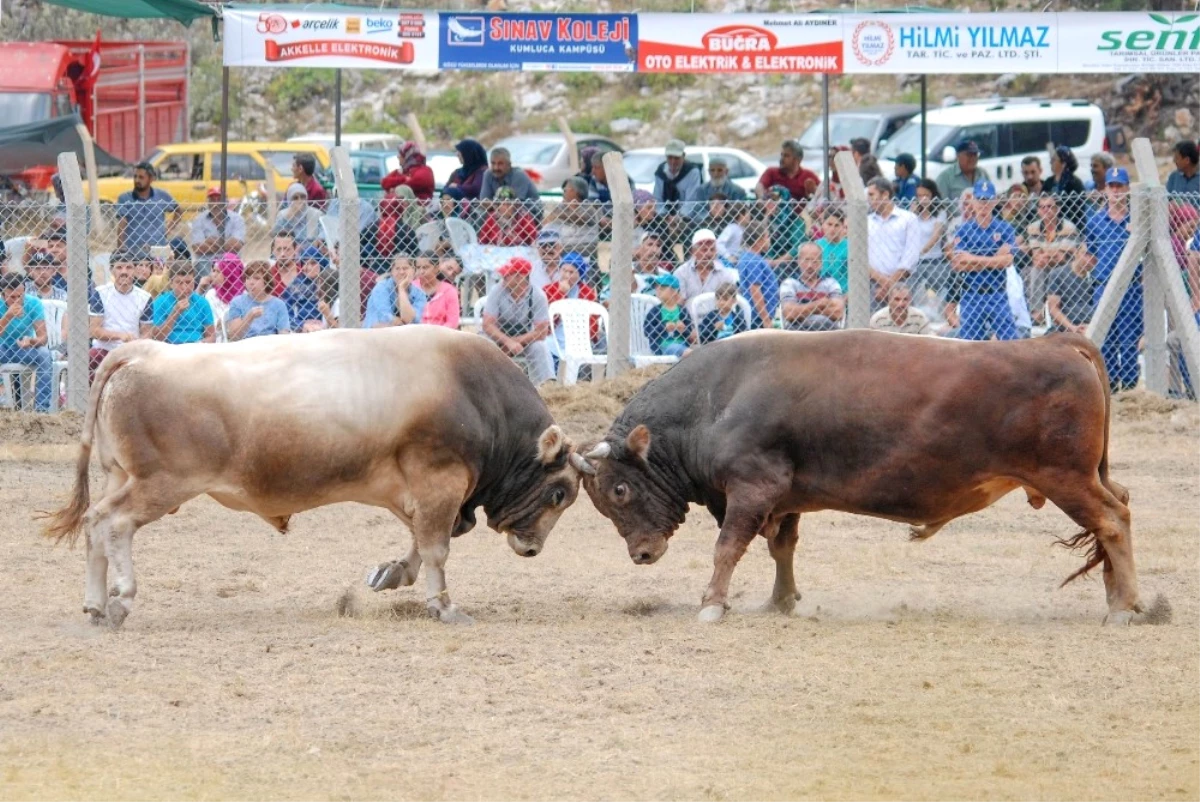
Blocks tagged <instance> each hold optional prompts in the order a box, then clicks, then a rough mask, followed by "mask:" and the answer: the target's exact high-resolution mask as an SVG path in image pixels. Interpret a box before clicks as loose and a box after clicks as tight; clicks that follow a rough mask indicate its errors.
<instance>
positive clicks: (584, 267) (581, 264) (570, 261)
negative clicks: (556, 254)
mask: <svg viewBox="0 0 1200 802" xmlns="http://www.w3.org/2000/svg"><path fill="white" fill-rule="evenodd" d="M558 261H559V264H563V265H571V266H572V267H574V268H575V269H576V270H577V271H579V283H580V284H582V283H583V280H584V279H585V278H587V272H588V267H589V265H588V260H587V259H585V258H584V257H583V256H582V255H581V254H578V253H576V252H575V251H570V252H568V253H564V254H563V255H562V258H561V259H559V260H558Z"/></svg>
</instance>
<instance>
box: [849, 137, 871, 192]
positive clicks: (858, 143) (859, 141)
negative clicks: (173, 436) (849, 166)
mask: <svg viewBox="0 0 1200 802" xmlns="http://www.w3.org/2000/svg"><path fill="white" fill-rule="evenodd" d="M849 144H850V155H851V156H853V157H854V166H855V167H862V163H863V159H865V158H867V157H868V156H870V155H871V140H869V139H867V138H866V137H864V136H856V137H854V139H851V140H850V143H849ZM864 183H865V182H864Z"/></svg>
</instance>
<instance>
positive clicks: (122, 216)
mask: <svg viewBox="0 0 1200 802" xmlns="http://www.w3.org/2000/svg"><path fill="white" fill-rule="evenodd" d="M155 177H156V176H155V173H154V166H153V165H152V164H150V163H149V162H140V163H138V165H137V166H136V167H134V169H133V189H132V190H131V191H129V192H126V193H124V194H122V195H121V196H120V197H119V198H117V248H122V249H126V250H133V249H134V248H140V247H142V246H143V245H145V246H150V245H166V244H167V235H168V234H169V232H170V230H171V229H173V228H174V227H175V226H176V225H178V224H179V219H180V217H181V216H182V212H181V211H180V208H179V204H178V203H176V202H175V199H174V198H172V197H171V193H169V192H167V191H166V190H162V189H156V188H155V187H154V186H153V184H154V179H155ZM168 217H169V218H170V223H168V222H167V218H168Z"/></svg>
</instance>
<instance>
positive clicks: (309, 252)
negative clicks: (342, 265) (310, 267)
mask: <svg viewBox="0 0 1200 802" xmlns="http://www.w3.org/2000/svg"><path fill="white" fill-rule="evenodd" d="M297 261H299V262H316V263H317V264H319V265H320V266H321V269H322V270H324V269H325V268H326V267H328V266H329V261H328V260H327V259H326V258H325V254H323V253H321V249H320V248H316V247H314V246H312V245H308V246H306V247H305V248H304V250H302V251H300V257H299V259H298V260H297Z"/></svg>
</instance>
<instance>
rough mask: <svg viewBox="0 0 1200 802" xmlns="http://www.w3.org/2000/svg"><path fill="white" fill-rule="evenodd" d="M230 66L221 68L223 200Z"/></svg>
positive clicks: (222, 194) (223, 192)
mask: <svg viewBox="0 0 1200 802" xmlns="http://www.w3.org/2000/svg"><path fill="white" fill-rule="evenodd" d="M228 156H229V68H228V67H222V68H221V200H226V199H227V197H228V196H227V195H226V194H225V180H226V178H227V177H228V173H229V170H228V166H229V158H228Z"/></svg>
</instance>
